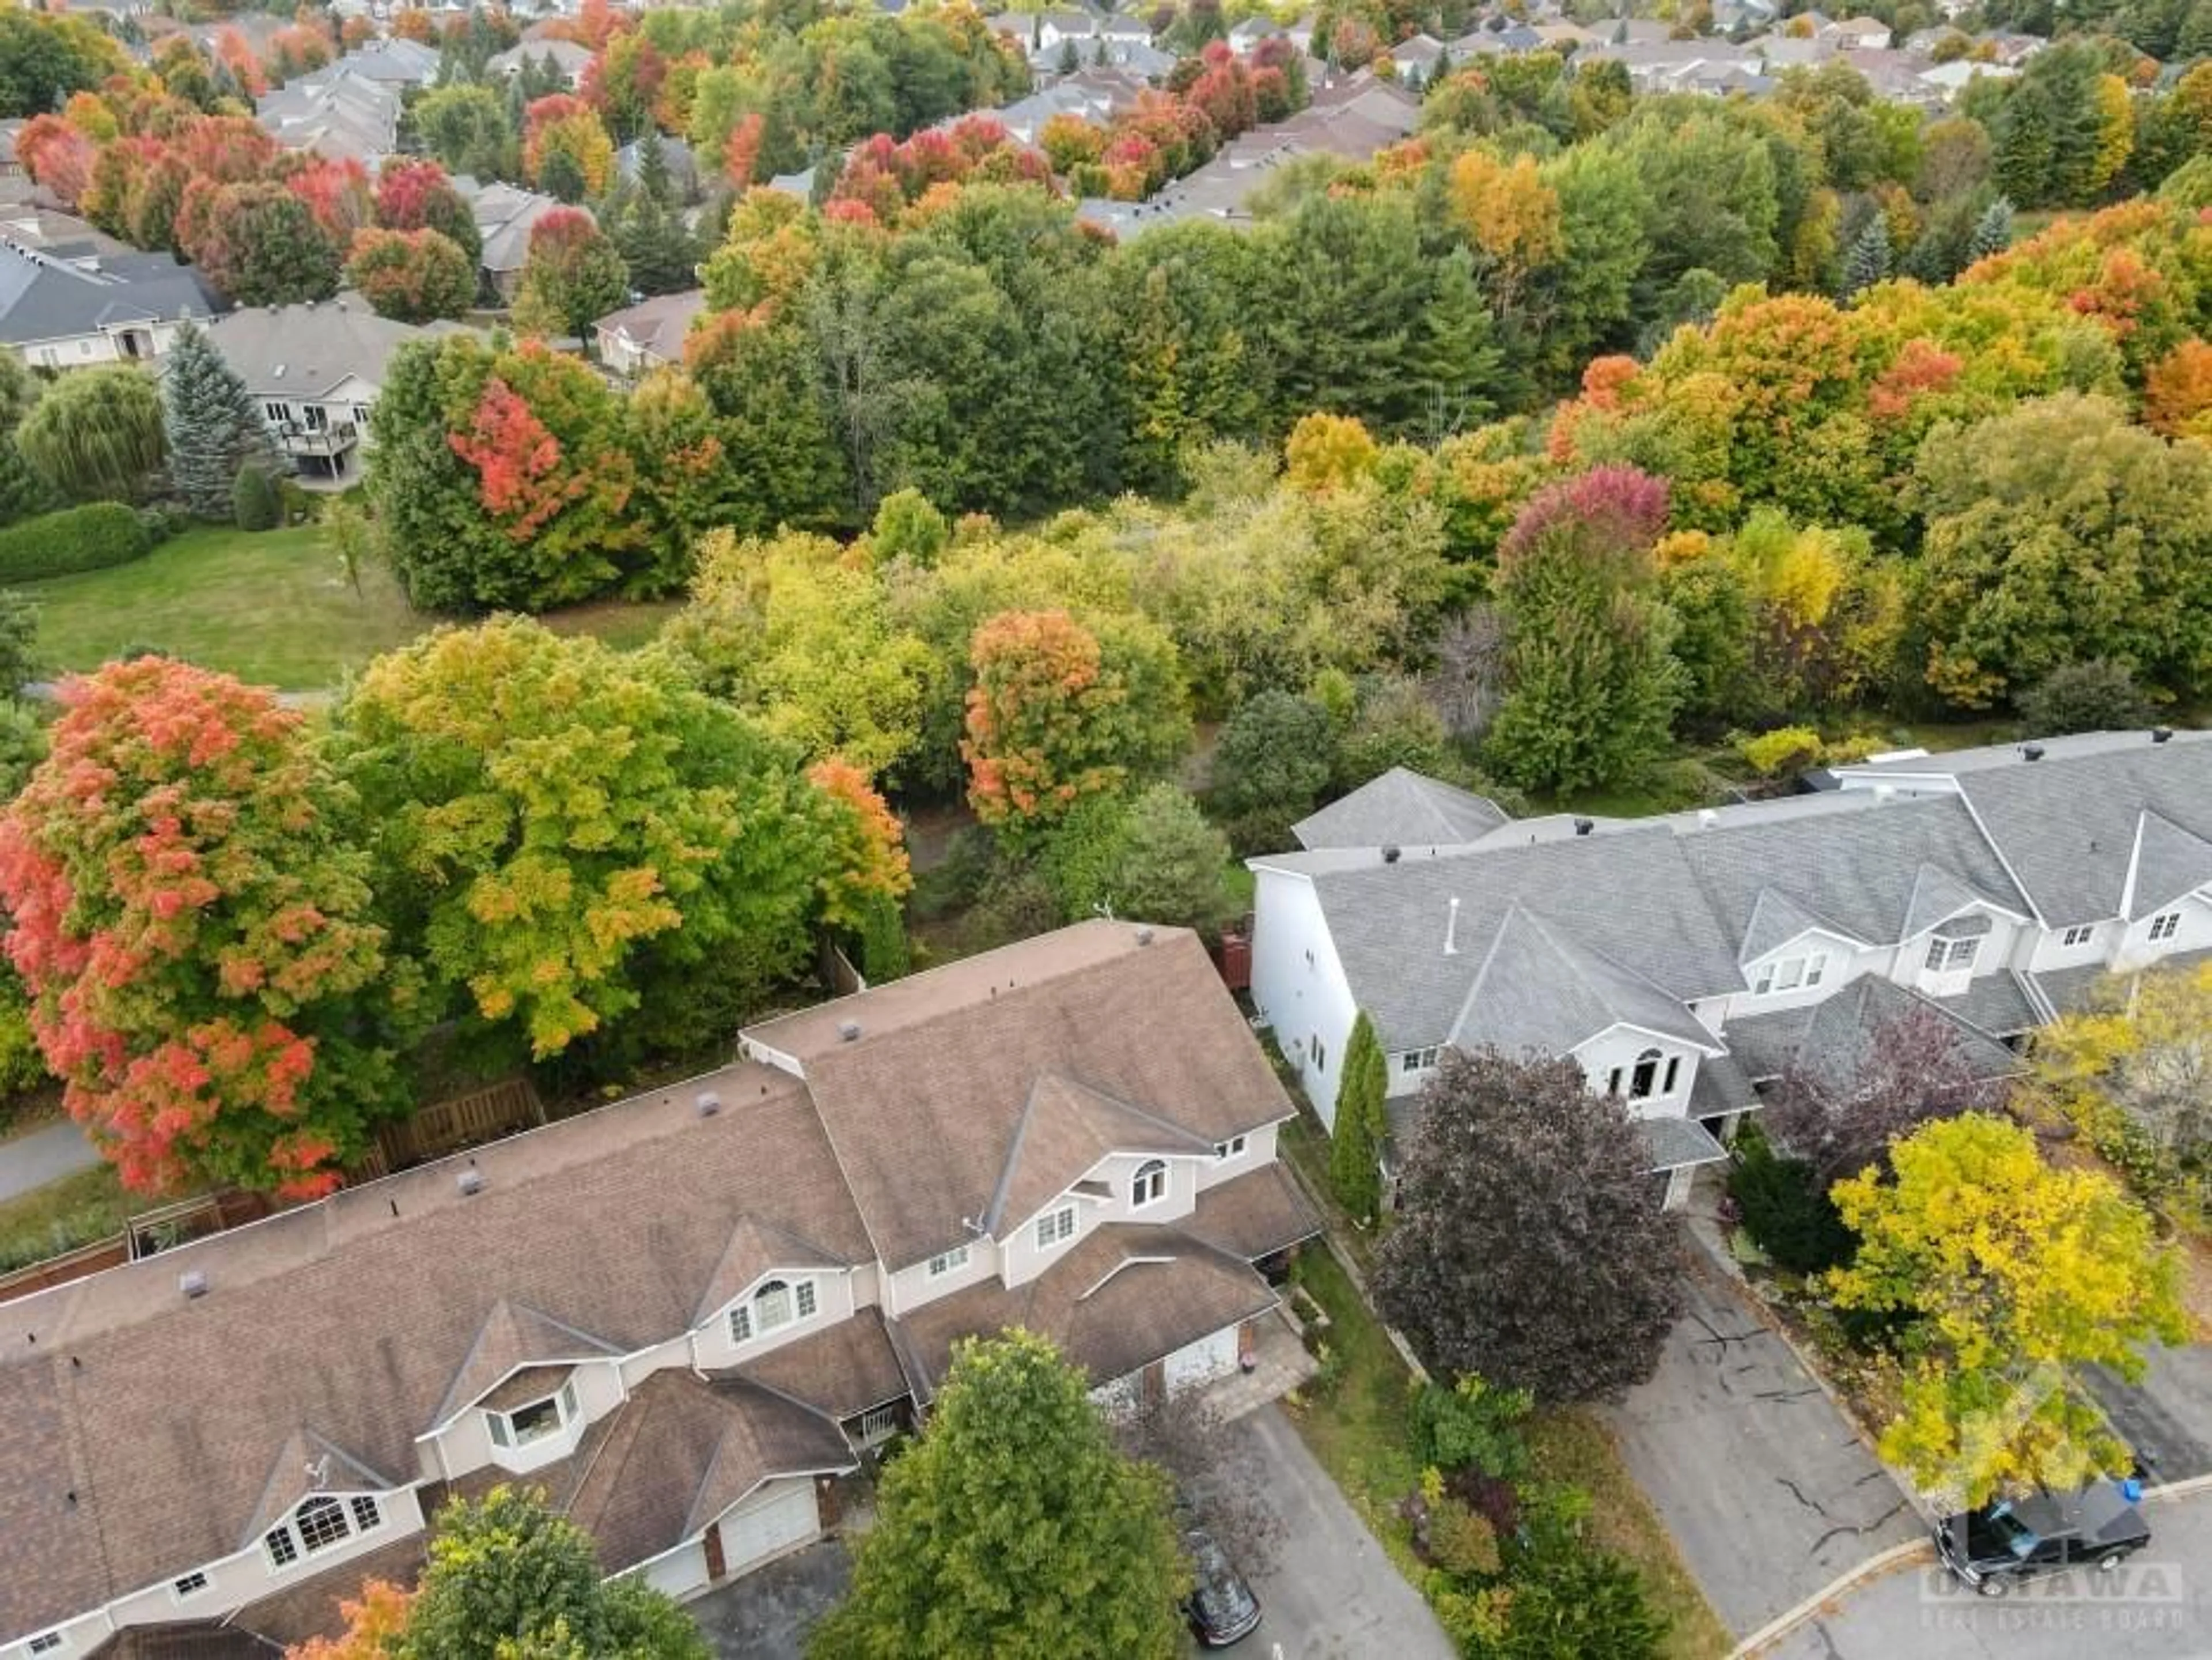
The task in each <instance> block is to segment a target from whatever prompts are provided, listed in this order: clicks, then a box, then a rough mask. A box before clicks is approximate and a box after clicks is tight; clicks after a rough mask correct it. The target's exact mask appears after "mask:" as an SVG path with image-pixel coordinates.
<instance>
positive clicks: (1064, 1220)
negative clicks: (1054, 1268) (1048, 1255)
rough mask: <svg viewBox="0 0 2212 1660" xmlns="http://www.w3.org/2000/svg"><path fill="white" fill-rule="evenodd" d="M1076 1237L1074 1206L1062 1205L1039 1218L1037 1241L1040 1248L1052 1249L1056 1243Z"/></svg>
mask: <svg viewBox="0 0 2212 1660" xmlns="http://www.w3.org/2000/svg"><path fill="white" fill-rule="evenodd" d="M1074 1237H1075V1207H1074V1206H1073V1205H1062V1206H1061V1207H1060V1208H1059V1209H1058V1210H1048V1211H1047V1212H1046V1213H1044V1214H1043V1215H1042V1216H1040V1217H1038V1218H1037V1225H1036V1243H1037V1249H1038V1250H1051V1249H1052V1248H1053V1247H1054V1245H1058V1244H1062V1243H1066V1241H1068V1240H1070V1239H1073V1238H1074Z"/></svg>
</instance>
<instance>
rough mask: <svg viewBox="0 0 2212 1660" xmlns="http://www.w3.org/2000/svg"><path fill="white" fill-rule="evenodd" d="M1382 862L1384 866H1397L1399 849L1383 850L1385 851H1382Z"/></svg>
mask: <svg viewBox="0 0 2212 1660" xmlns="http://www.w3.org/2000/svg"><path fill="white" fill-rule="evenodd" d="M1397 862H1398V849H1397V848H1383V863H1384V864H1386V865H1395V864H1396V863H1397Z"/></svg>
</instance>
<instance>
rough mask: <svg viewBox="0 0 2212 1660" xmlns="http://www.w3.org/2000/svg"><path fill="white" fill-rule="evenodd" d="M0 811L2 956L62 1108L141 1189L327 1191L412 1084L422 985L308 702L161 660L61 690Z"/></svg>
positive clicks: (109, 671) (120, 667)
mask: <svg viewBox="0 0 2212 1660" xmlns="http://www.w3.org/2000/svg"><path fill="white" fill-rule="evenodd" d="M63 696H64V704H65V712H64V714H63V717H62V719H61V721H59V722H58V724H57V725H56V727H55V728H54V733H53V752H52V756H51V757H49V758H48V759H47V760H46V762H45V763H43V764H42V765H41V766H40V768H39V769H38V770H37V772H35V773H34V774H33V776H32V778H31V781H30V782H29V784H28V785H27V787H25V788H24V790H23V793H22V794H21V795H20V796H18V797H17V798H16V800H15V802H14V804H13V805H12V806H10V807H9V810H8V812H7V816H6V818H4V819H0V897H4V900H5V903H6V906H7V910H8V913H9V916H10V918H11V919H12V922H13V927H12V928H11V929H10V932H9V935H8V940H7V946H8V952H9V958H11V960H12V961H13V962H14V964H15V967H16V969H17V970H18V971H19V972H20V973H21V975H22V976H23V980H24V982H25V984H26V985H27V987H29V988H30V990H31V993H32V995H33V1008H32V1024H33V1030H34V1031H36V1032H37V1034H38V1037H39V1043H40V1047H41V1048H42V1049H44V1051H45V1053H46V1059H47V1062H48V1064H49V1065H51V1066H52V1067H53V1069H54V1070H55V1072H56V1073H58V1075H59V1076H60V1077H61V1078H62V1079H63V1080H64V1084H65V1085H66V1088H67V1096H66V1098H67V1102H68V1105H69V1109H70V1113H71V1115H72V1116H75V1117H76V1118H77V1119H78V1120H79V1121H80V1122H82V1123H83V1124H84V1125H85V1126H86V1128H88V1130H90V1131H91V1133H92V1134H93V1136H94V1140H95V1141H97V1142H98V1143H99V1144H100V1145H101V1146H103V1147H104V1148H105V1149H106V1151H107V1152H109V1154H110V1156H111V1157H112V1158H114V1159H115V1160H116V1162H117V1163H118V1164H119V1166H120V1167H121V1170H122V1172H123V1177H124V1179H125V1182H126V1183H129V1184H130V1185H131V1186H132V1187H134V1188H138V1189H144V1190H149V1191H159V1190H161V1189H164V1188H169V1187H174V1186H176V1185H178V1184H179V1183H185V1182H189V1181H193V1180H200V1181H207V1180H213V1181H221V1182H234V1183H240V1184H242V1185H246V1186H249V1187H275V1188H276V1189H279V1190H280V1191H282V1192H283V1193H286V1194H289V1195H314V1194H319V1193H322V1192H325V1191H327V1190H328V1189H330V1188H331V1186H333V1185H334V1184H335V1183H336V1182H337V1174H338V1171H340V1169H342V1168H343V1166H344V1165H345V1164H347V1163H348V1162H349V1160H350V1159H352V1158H356V1157H357V1156H358V1155H359V1154H360V1153H361V1152H362V1150H363V1148H364V1147H365V1146H366V1145H367V1141H368V1134H369V1131H370V1129H371V1128H373V1126H374V1123H375V1121H376V1120H377V1119H378V1118H379V1117H380V1116H384V1115H386V1114H388V1113H390V1112H392V1111H393V1110H395V1109H397V1108H398V1107H399V1106H400V1105H401V1104H403V1101H404V1098H403V1097H402V1095H401V1094H400V1092H399V1090H398V1078H397V1075H396V1072H395V1069H394V1067H393V1066H392V1032H393V1031H395V1030H396V1029H397V1028H398V1026H401V1025H404V1024H406V1021H405V1019H404V1018H403V1017H407V1016H409V1015H410V1011H409V1009H408V1005H409V1003H410V1000H411V999H412V994H413V986H414V978H413V976H412V974H411V972H410V970H409V969H408V967H407V966H406V964H405V963H404V960H403V959H401V958H398V956H397V955H396V954H395V953H393V952H392V951H391V950H390V949H389V948H388V946H387V939H386V933H385V932H384V930H383V929H382V928H381V927H379V926H378V925H377V924H376V923H375V922H374V921H372V919H371V909H372V903H371V895H370V890H369V886H368V875H369V871H368V861H367V860H365V859H364V858H362V855H361V854H359V853H358V852H357V851H356V849H355V848H354V846H353V845H352V843H351V842H350V841H349V829H350V826H351V824H352V822H353V819H352V814H353V801H352V798H351V796H350V794H349V792H347V791H346V790H345V789H344V788H343V787H341V786H340V785H339V783H338V782H337V780H336V779H335V777H334V776H333V775H332V772H331V767H330V765H329V763H328V762H327V761H326V760H325V758H324V757H323V756H322V754H321V753H320V752H319V749H318V747H317V745H316V744H315V742H314V740H313V739H312V738H311V737H310V735H309V733H308V732H307V727H306V723H305V721H304V718H303V717H302V716H301V715H300V714H296V713H294V712H292V711H289V710H286V709H283V708H278V707H277V705H276V700H275V698H274V696H272V695H271V694H270V693H269V692H266V691H262V690H254V689H250V688H248V687H245V686H242V685H240V684H239V683H238V682H236V681H235V680H233V679H231V678H228V676H224V675H218V674H210V673H208V672H205V671H204V670H200V669H195V668H192V667H190V666H187V665H185V664H182V663H176V662H171V661H169V660H166V659H163V658H159V657H142V658H138V659H137V660H133V661H131V662H127V663H118V664H115V665H112V666H109V667H108V668H106V669H103V670H102V671H101V672H100V673H99V674H97V675H95V676H94V677H92V678H89V679H86V680H78V681H72V682H70V683H69V684H68V685H67V686H66V688H65V690H64V694H63Z"/></svg>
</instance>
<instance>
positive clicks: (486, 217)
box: [453, 179, 591, 306]
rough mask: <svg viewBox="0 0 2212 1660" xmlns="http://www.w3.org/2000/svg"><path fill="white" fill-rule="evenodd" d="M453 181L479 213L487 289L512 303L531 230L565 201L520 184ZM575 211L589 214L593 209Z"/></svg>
mask: <svg viewBox="0 0 2212 1660" xmlns="http://www.w3.org/2000/svg"><path fill="white" fill-rule="evenodd" d="M453 183H454V184H455V185H457V186H459V188H461V189H462V190H463V192H465V193H467V194H468V195H469V208H470V210H471V212H473V213H474V214H475V215H476V220H477V235H478V236H479V237H480V238H482V239H483V253H482V254H481V255H480V256H478V265H479V266H480V267H481V273H482V276H483V284H484V288H485V289H486V290H487V291H488V292H489V293H490V294H493V295H496V296H497V297H498V301H499V303H500V304H501V305H503V306H507V305H512V304H513V303H514V295H515V290H516V289H520V287H521V286H522V262H523V261H524V260H525V259H526V258H529V255H530V233H531V231H532V229H534V228H536V226H537V224H538V221H539V220H540V219H543V218H544V216H546V215H547V214H549V213H550V212H552V211H553V210H555V209H556V208H558V207H560V206H561V205H562V204H561V203H559V202H557V201H556V200H555V199H554V198H552V197H550V196H541V195H539V194H538V192H536V191H530V190H524V189H523V188H522V187H521V186H520V185H476V184H475V182H474V181H473V180H465V179H455V180H454V181H453ZM576 211H577V212H579V213H581V214H586V215H588V214H589V213H590V212H591V210H590V209H589V208H578V209H577V210H576Z"/></svg>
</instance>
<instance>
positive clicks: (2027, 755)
mask: <svg viewBox="0 0 2212 1660" xmlns="http://www.w3.org/2000/svg"><path fill="white" fill-rule="evenodd" d="M2020 758H2021V760H2023V761H2040V760H2041V759H2043V745H2040V744H2030V745H2027V746H2026V747H2025V748H2023V749H2022V750H2021V752H2020Z"/></svg>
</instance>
